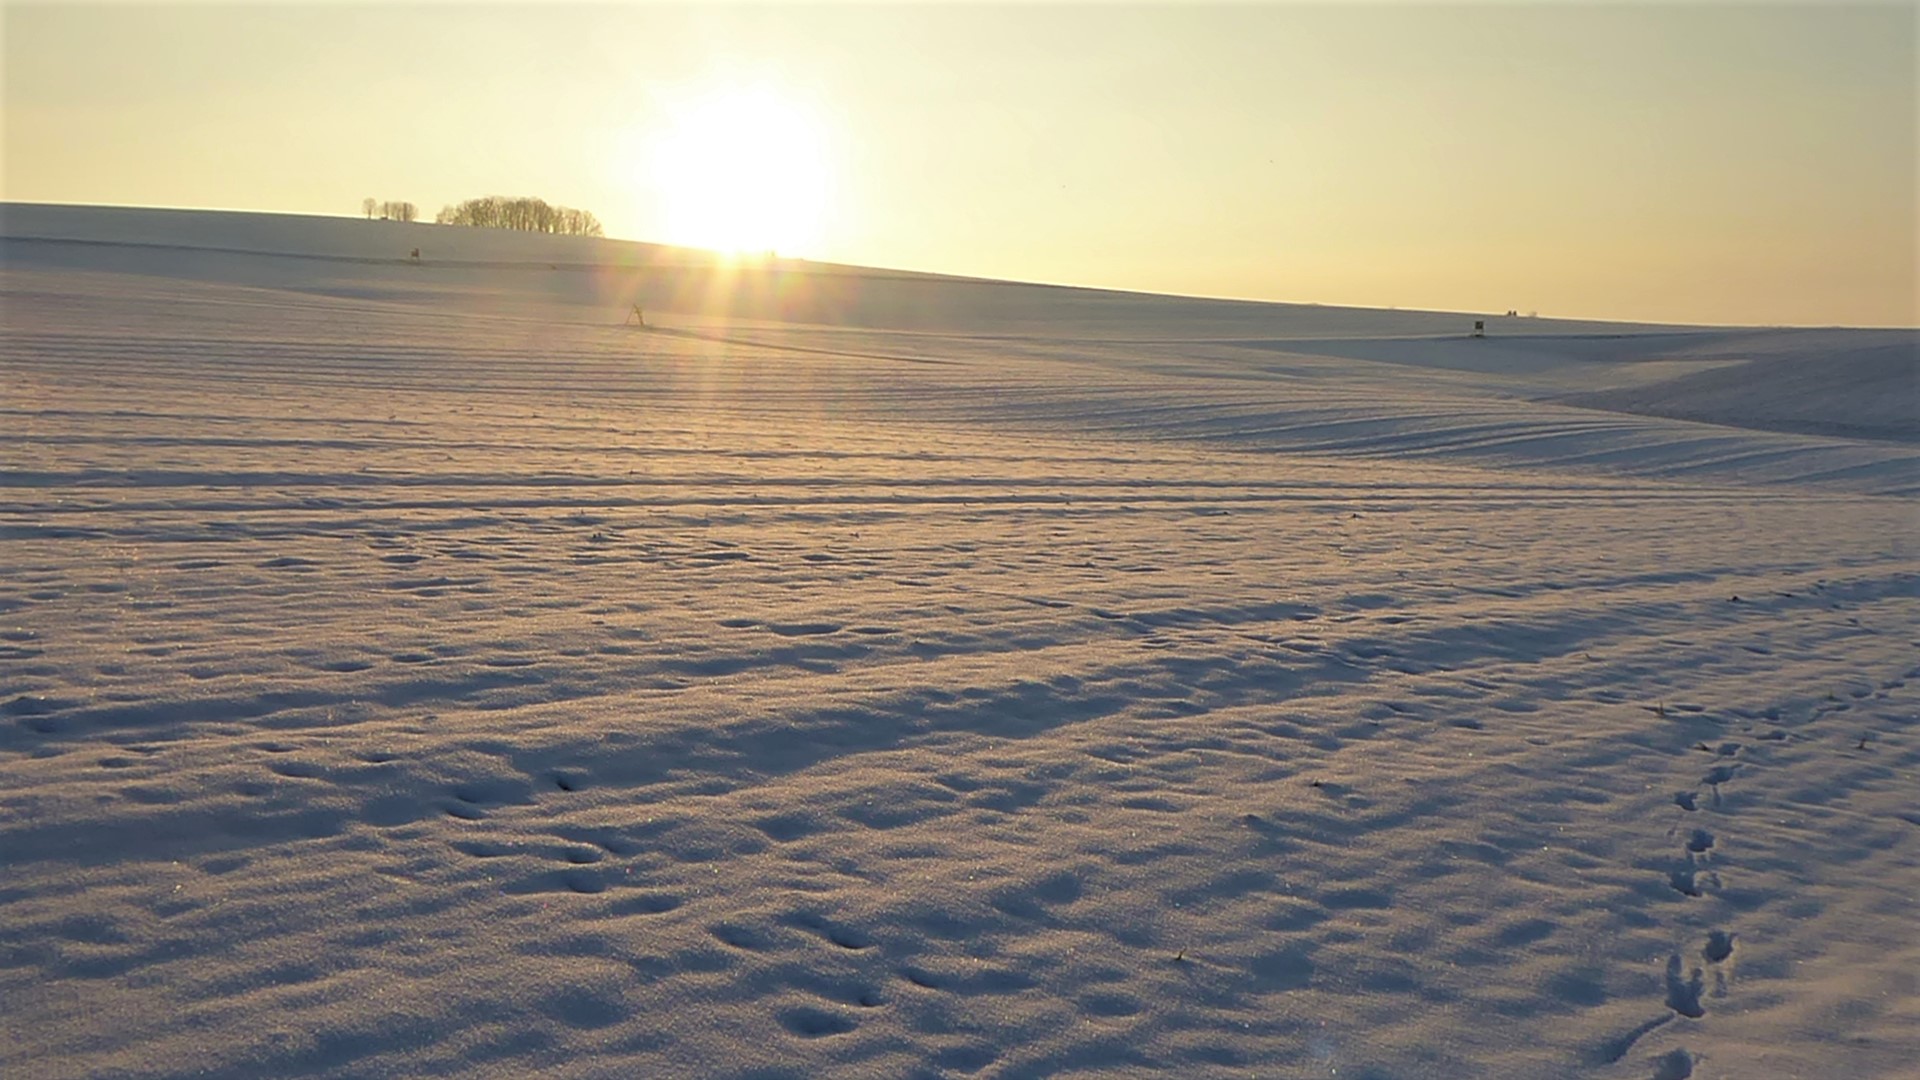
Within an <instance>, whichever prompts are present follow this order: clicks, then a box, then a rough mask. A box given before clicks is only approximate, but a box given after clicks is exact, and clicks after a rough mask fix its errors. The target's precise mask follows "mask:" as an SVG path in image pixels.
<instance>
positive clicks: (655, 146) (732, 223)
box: [646, 87, 831, 255]
mask: <svg viewBox="0 0 1920 1080" xmlns="http://www.w3.org/2000/svg"><path fill="white" fill-rule="evenodd" d="M646 143H647V145H648V147H649V153H648V156H649V157H650V158H651V163H652V172H653V186H654V191H655V193H656V195H657V196H658V198H659V199H660V200H661V203H662V205H661V206H659V207H657V208H656V211H657V212H658V213H659V214H660V219H661V220H663V222H664V226H665V235H663V236H662V237H660V239H661V240H663V241H665V242H666V243H670V244H681V245H685V246H688V247H701V248H710V249H713V250H716V251H722V252H727V253H730V254H763V253H767V252H777V253H780V254H788V255H791V254H796V253H800V252H804V251H808V250H810V249H812V248H813V247H814V246H815V245H817V244H818V243H819V242H820V240H821V237H822V234H823V232H824V230H825V225H826V212H827V197H828V188H829V185H830V180H831V177H830V175H829V170H828V167H827V153H826V144H825V138H824V134H823V132H822V130H821V127H820V124H819V123H818V122H817V120H816V119H815V118H814V117H813V116H812V115H811V114H810V113H809V112H808V111H807V110H806V109H804V108H802V107H801V106H800V105H798V104H797V103H796V102H794V101H792V100H790V99H788V98H786V97H784V96H782V95H781V94H779V93H778V92H777V91H774V90H772V89H770V88H766V87H733V88H729V89H725V90H720V91H712V92H708V93H705V94H702V95H699V96H696V97H691V98H688V99H686V100H683V101H680V102H677V103H675V104H674V105H673V106H672V107H671V113H670V119H669V122H668V126H667V128H666V130H664V131H661V132H658V133H654V134H651V135H650V136H649V137H648V138H647V139H646Z"/></svg>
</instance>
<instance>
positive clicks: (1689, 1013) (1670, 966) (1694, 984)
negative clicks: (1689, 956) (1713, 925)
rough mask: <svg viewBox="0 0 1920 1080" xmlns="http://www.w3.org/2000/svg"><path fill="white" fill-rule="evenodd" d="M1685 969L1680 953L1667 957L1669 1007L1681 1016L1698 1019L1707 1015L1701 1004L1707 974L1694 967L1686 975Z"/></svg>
mask: <svg viewBox="0 0 1920 1080" xmlns="http://www.w3.org/2000/svg"><path fill="white" fill-rule="evenodd" d="M1683 970H1684V964H1683V963H1682V961H1681V959H1680V954H1679V953H1674V954H1672V955H1671V956H1668V957H1667V1008H1669V1009H1672V1010H1673V1011H1674V1012H1677V1013H1679V1014H1680V1015H1681V1016H1685V1017H1688V1018H1690V1019H1694V1020H1698V1019H1699V1018H1701V1017H1703V1016H1705V1015H1707V1010H1706V1008H1705V1007H1704V1006H1702V1005H1701V1004H1700V992H1701V991H1702V990H1704V989H1706V985H1707V983H1706V976H1704V975H1702V974H1701V972H1700V969H1699V968H1694V969H1693V970H1692V972H1690V973H1686V974H1685V975H1684V976H1683V974H1682V972H1683Z"/></svg>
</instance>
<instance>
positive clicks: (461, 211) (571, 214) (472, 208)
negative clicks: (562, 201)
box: [433, 195, 606, 236]
mask: <svg viewBox="0 0 1920 1080" xmlns="http://www.w3.org/2000/svg"><path fill="white" fill-rule="evenodd" d="M433 220H434V222H435V223H436V224H439V225H466V226H470V227H473V228H480V229H515V230H518V231H520V232H539V233H553V234H556V235H560V236H605V235H606V233H605V232H604V231H603V230H602V229H601V228H600V221H599V219H598V218H595V217H594V216H593V215H592V214H590V213H588V212H587V211H585V210H575V209H572V208H571V207H566V206H551V205H549V204H548V203H547V202H545V201H544V200H541V199H532V198H509V197H507V196H505V195H489V196H487V197H486V198H484V199H468V200H467V201H466V202H463V203H460V204H459V205H457V206H449V207H445V208H443V209H442V210H441V211H440V213H439V214H437V215H435V216H434V219H433Z"/></svg>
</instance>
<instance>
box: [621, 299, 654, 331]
mask: <svg viewBox="0 0 1920 1080" xmlns="http://www.w3.org/2000/svg"><path fill="white" fill-rule="evenodd" d="M635 323H639V324H640V329H642V330H651V329H653V327H651V326H648V325H647V313H646V312H644V311H641V310H640V305H639V304H635V305H633V307H632V308H631V309H629V310H628V311H627V321H626V322H624V323H621V324H620V325H622V326H632V325H633V324H635Z"/></svg>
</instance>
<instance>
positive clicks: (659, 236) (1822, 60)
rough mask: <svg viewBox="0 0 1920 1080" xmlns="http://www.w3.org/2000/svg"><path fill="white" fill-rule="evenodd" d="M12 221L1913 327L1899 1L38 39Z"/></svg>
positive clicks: (392, 22)
mask: <svg viewBox="0 0 1920 1080" xmlns="http://www.w3.org/2000/svg"><path fill="white" fill-rule="evenodd" d="M0 11H3V14H0V19H3V20H4V21H3V23H0V30H3V32H4V46H3V49H4V54H3V55H4V64H5V66H4V76H3V79H4V82H3V84H0V88H3V89H4V136H3V140H4V162H3V164H0V198H4V199H6V200H10V201H21V202H62V203H102V204H114V205H141V206H187V207H214V208H228V209H242V210H273V211H288V212H296V213H313V214H343V215H354V214H358V213H359V212H360V206H361V200H362V199H363V198H366V197H373V198H376V199H393V200H407V201H411V202H414V203H416V204H417V205H419V206H420V207H421V209H422V213H423V216H424V217H426V218H428V219H431V217H432V215H433V214H434V212H435V211H437V210H438V209H439V208H440V207H442V206H444V205H447V204H450V203H455V202H458V201H460V200H462V199H466V198H471V197H475V196H481V195H489V194H508V195H534V196H539V197H541V198H544V199H546V200H547V201H549V202H554V203H560V204H563V205H567V206H574V207H579V208H582V209H586V210H589V211H591V212H593V213H594V214H595V215H596V216H598V217H599V219H600V220H601V221H602V222H603V223H604V224H605V226H606V228H607V233H608V235H610V236H616V237H622V238H626V239H634V240H649V241H660V242H679V243H692V244H697V245H702V246H724V247H736V248H745V249H754V250H764V249H773V250H777V251H779V253H780V254H782V255H789V256H797V257H806V258H812V259H820V260H827V261H835V262H848V263H858V264H863V265H873V266H885V267H895V268H902V269H914V270H928V271H938V272H946V273H957V274H974V275H981V276H988V277H1001V278H1013V279H1019V280H1027V281H1046V282H1058V283H1067V284H1081V285H1097V286H1107V287H1114V288H1123V289H1136V290H1143V291H1154V292H1172V293H1182V294H1190V295H1206V296H1231V297H1246V298H1254V299H1267V300H1284V301H1297V302H1313V303H1325V304H1350V305H1358V306H1368V307H1389V306H1391V307H1403V308H1430V309H1440V310H1457V311H1496V312H1497V311H1505V310H1508V309H1513V310H1517V311H1520V312H1523V313H1524V312H1529V311H1537V312H1538V313H1540V314H1542V315H1555V316H1569V317H1589V318H1612V319H1629V320H1632V319H1639V320H1659V321H1680V322H1697V323H1742V324H1764V325H1775V324H1796V325H1871V326H1886V325H1900V326H1912V325H1915V324H1916V323H1917V322H1920V313H1917V312H1916V268H1915V263H1916V251H1917V250H1920V234H1917V233H1916V227H1917V215H1916V206H1917V204H1920V196H1917V195H1916V191H1920V184H1917V183H1916V152H1917V150H1916V144H1917V142H1920V135H1917V134H1916V96H1917V95H1916V54H1917V53H1920V17H1917V16H1916V9H1915V7H1914V6H1913V5H1911V4H1884V5H1875V6H1846V5H1836V4H1819V5H1805V6H1797V5H1782V4H1753V3H1740V4H1734V3H1712V2H1695V3H1669V4H1625V3H1609V4H1603V5H1593V4H1576V3H1564V2H1552V0H1542V2H1538V3H1531V4H1479V5H1469V6H1459V5H1442V4H1431V3H1421V4H1381V3H1360V2H1356V3H1319V4H1311V5H1307V4H1241V5H1197V4H1181V3H1159V4H1152V5H1141V6H1117V5H1102V4H1085V3H1081V4H1058V5H1049V6H1038V5H1032V4H1012V5H1000V4H982V3H969V4H945V5H934V4H866V5H858V6H854V5H836V6H820V5H808V4H795V3H787V4H774V5H764V6H758V7H726V6H719V5H712V4H701V5H695V6H671V5H631V4H628V5H610V4H599V5H573V4H557V3H552V4H549V3H519V4H512V5H480V4H472V3H458V4H424V5H417V6H396V5H391V4H342V3H335V4H319V5H268V4H264V3H256V4H248V5H202V4H140V3H132V4H130V3H120V4H114V5H106V6H99V5H82V4H73V3H58V4H31V3H15V2H13V0H7V2H6V3H5V6H4V8H3V9H0Z"/></svg>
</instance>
